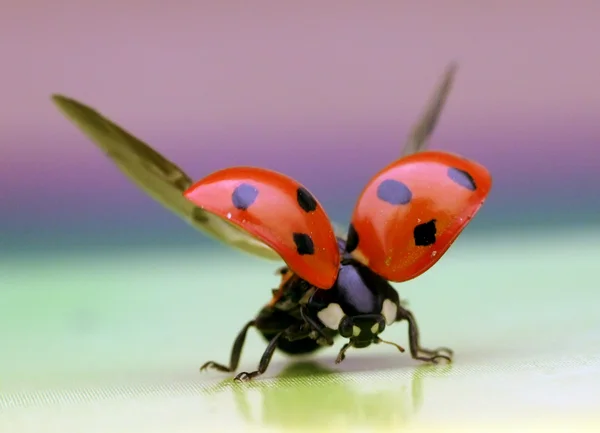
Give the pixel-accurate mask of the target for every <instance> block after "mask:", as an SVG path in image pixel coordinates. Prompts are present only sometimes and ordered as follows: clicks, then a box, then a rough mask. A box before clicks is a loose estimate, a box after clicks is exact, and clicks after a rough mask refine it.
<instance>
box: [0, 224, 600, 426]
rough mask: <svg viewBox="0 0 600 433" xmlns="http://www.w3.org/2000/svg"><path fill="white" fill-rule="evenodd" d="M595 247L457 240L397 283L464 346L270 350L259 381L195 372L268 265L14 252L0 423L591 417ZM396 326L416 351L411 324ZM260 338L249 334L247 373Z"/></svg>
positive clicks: (493, 422) (594, 240)
mask: <svg viewBox="0 0 600 433" xmlns="http://www.w3.org/2000/svg"><path fill="white" fill-rule="evenodd" d="M599 241H600V232H590V231H587V232H583V231H582V232H580V233H577V232H575V231H570V232H565V233H563V234H560V235H557V236H556V237H554V238H552V237H548V236H546V237H545V238H540V237H534V236H530V237H521V238H519V239H513V238H507V237H505V238H500V237H498V238H486V239H485V240H481V241H479V242H478V241H476V240H475V241H470V242H459V243H458V244H457V245H456V246H455V248H454V249H453V250H452V251H451V252H450V253H449V254H448V255H447V256H446V257H445V258H444V260H442V261H440V262H439V263H438V265H436V267H435V268H434V269H432V271H431V272H429V273H427V274H425V275H424V276H423V277H421V278H419V279H417V280H416V281H413V282H409V283H406V284H404V285H401V286H398V287H399V288H400V289H401V290H400V291H401V294H403V295H404V296H405V297H406V298H407V299H408V300H409V306H410V308H412V309H413V311H414V312H415V314H416V315H417V318H418V320H419V323H420V326H421V331H422V334H423V343H424V344H425V345H427V346H438V345H448V346H451V347H452V348H454V349H455V350H456V360H455V363H454V364H453V365H452V366H438V367H424V366H419V364H418V363H416V362H413V361H411V360H410V359H409V357H408V356H406V355H399V354H397V353H395V352H394V351H393V350H392V349H390V348H385V347H384V348H377V349H375V348H371V349H366V350H362V351H359V350H356V351H353V352H349V353H348V357H347V359H346V360H345V361H344V362H343V363H342V364H341V365H340V366H335V365H334V364H333V359H334V358H335V355H336V353H337V351H336V349H329V350H326V351H323V352H322V353H320V354H319V356H318V357H317V358H315V359H313V360H312V361H315V362H311V360H302V361H300V362H295V363H294V362H292V361H291V360H290V359H286V358H285V357H283V356H280V355H277V356H276V357H275V359H274V361H273V364H272V368H271V369H270V370H269V374H268V375H267V376H265V378H264V379H263V380H261V381H258V382H256V383H253V384H249V385H242V386H238V385H233V384H232V383H231V381H230V380H228V378H227V376H223V375H220V374H217V373H205V374H200V373H199V372H198V366H199V365H200V364H201V363H202V362H204V361H206V360H207V359H216V360H220V361H226V360H227V359H228V356H229V349H230V345H231V343H232V341H233V338H234V336H235V334H236V332H237V331H238V328H239V327H240V326H241V325H242V324H243V322H244V321H245V320H246V319H247V318H249V317H250V316H251V315H252V314H253V313H254V312H255V311H256V309H257V308H258V307H259V306H260V304H261V303H263V302H264V301H265V300H266V299H268V297H269V288H270V287H272V286H273V285H275V284H276V282H277V278H278V277H276V276H274V275H273V271H274V269H273V266H272V265H271V264H270V263H268V262H263V261H261V260H258V259H254V258H251V257H245V256H243V255H239V254H228V255H227V256H222V255H221V252H220V250H218V253H215V254H213V255H212V257H211V256H209V255H207V254H206V251H203V250H193V249H190V250H169V251H166V252H165V254H164V255H160V254H159V253H158V251H152V250H150V251H148V250H147V251H146V252H143V253H142V252H141V251H139V252H138V251H134V250H131V251H123V252H120V253H115V252H112V253H111V254H108V253H105V252H102V251H99V252H97V253H95V254H92V253H89V254H87V255H86V254H83V253H82V254H80V255H78V256H73V257H70V256H64V257H60V256H56V257H52V258H50V257H40V259H39V260H36V259H35V258H34V257H29V258H28V259H27V260H26V261H24V260H21V259H18V258H16V259H5V260H3V261H2V264H1V265H0V271H1V275H2V280H1V284H2V287H1V289H2V290H1V291H0V341H1V342H2V347H3V349H2V357H1V358H0V431H6V432H10V433H20V432H40V431H41V426H44V429H43V431H45V432H53V431H57V432H58V431H60V432H61V433H67V432H80V431H85V432H95V431H98V432H101V431H102V432H106V431H110V432H121V431H122V432H129V433H133V432H137V431H140V432H145V433H148V432H154V431H156V432H158V431H161V432H164V431H169V432H187V431H195V432H197V431H218V430H223V429H234V428H235V429H237V431H241V430H244V429H248V430H250V429H258V428H264V429H268V428H271V429H274V430H278V429H295V428H296V429H298V428H299V429H304V428H307V429H308V428H311V429H314V428H316V429H319V428H323V427H327V428H328V429H330V430H335V429H337V428H339V429H342V430H347V429H349V428H350V427H351V426H354V427H356V428H359V429H360V428H367V427H369V428H374V429H377V428H380V427H381V428H383V427H385V428H388V429H389V427H402V428H403V429H413V428H414V429H417V430H418V429H420V428H425V427H428V426H429V427H431V426H438V427H444V431H452V429H453V428H454V427H456V428H459V427H460V428H467V427H472V428H473V429H474V430H477V429H479V431H481V428H483V427H482V426H484V427H485V429H486V431H487V430H493V429H494V428H502V427H505V426H511V425H512V426H514V425H518V426H519V427H520V428H525V427H528V426H532V428H533V427H534V426H538V427H539V426H543V427H544V428H546V430H547V431H554V430H552V429H556V431H560V430H562V431H565V430H564V429H565V428H567V427H568V428H570V429H571V430H570V431H573V430H572V429H573V428H575V427H577V428H579V427H581V428H583V427H586V426H592V427H593V424H591V423H593V422H594V421H595V420H594V416H596V415H597V414H598V413H600V412H599V409H600V397H599V395H600V394H599V393H598V391H597V390H598V386H599V385H600V349H598V348H599V347H600V344H599V343H600V317H599V316H598V314H597V305H598V301H599V300H600V295H599V294H598V291H597V289H595V287H596V281H597V279H596V276H595V273H593V269H594V268H595V266H596V263H597V260H598V258H600V254H599V252H598V249H597V247H596V245H598V242H599ZM515 245H518V248H517V247H516V246H515ZM225 257H229V258H233V260H234V261H231V260H228V261H227V260H225ZM207 269H208V270H210V274H208V273H207V271H206V270H207ZM385 337H386V338H387V339H392V340H394V341H397V342H398V343H400V344H406V327H405V325H394V326H393V327H391V328H389V329H388V330H386V335H385ZM338 346H339V343H338V345H337V346H336V348H339V347H338ZM263 348H264V344H263V342H262V341H261V340H260V338H259V337H258V336H257V335H256V334H255V333H252V334H251V335H250V337H249V339H248V344H247V346H246V350H245V351H244V356H243V359H242V368H243V369H251V368H253V367H254V366H255V364H256V362H257V361H258V357H259V355H260V353H261V351H262V349H263ZM590 428H591V427H590ZM463 431H464V430H463Z"/></svg>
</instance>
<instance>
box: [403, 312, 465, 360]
mask: <svg viewBox="0 0 600 433" xmlns="http://www.w3.org/2000/svg"><path fill="white" fill-rule="evenodd" d="M396 320H397V321H402V320H406V321H407V322H408V339H409V345H410V354H411V356H412V357H413V359H417V360H419V361H425V362H433V363H438V362H439V361H441V360H446V361H447V362H452V356H453V355H454V352H453V351H452V349H449V348H447V347H439V348H437V349H435V350H430V349H425V348H423V347H421V344H420V335H419V327H418V326H417V320H416V319H415V316H414V315H413V313H412V312H411V311H409V310H407V309H406V308H402V307H400V308H398V314H397V318H396Z"/></svg>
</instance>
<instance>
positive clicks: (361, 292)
mask: <svg viewBox="0 0 600 433" xmlns="http://www.w3.org/2000/svg"><path fill="white" fill-rule="evenodd" d="M394 294H395V291H394V290H393V289H392V287H391V286H390V285H389V283H388V282H387V281H386V280H384V279H383V278H381V277H379V276H378V275H376V274H375V273H373V272H372V271H370V270H369V269H368V268H367V267H365V266H363V265H361V264H360V263H358V262H355V261H353V260H350V261H345V262H343V263H342V264H341V265H340V269H339V273H338V277H337V280H336V282H335V285H334V287H332V288H331V289H329V290H317V291H316V292H315V293H314V295H313V296H312V299H311V301H310V304H311V306H312V307H313V310H316V315H317V317H318V319H319V320H320V321H321V323H322V324H323V325H325V326H326V327H328V328H330V329H334V330H338V331H339V333H340V335H341V336H342V337H345V338H349V339H351V340H352V341H353V343H354V346H355V347H366V346H368V345H369V344H371V343H372V342H373V341H374V339H375V338H376V337H377V335H378V334H380V333H381V332H382V331H383V330H384V329H385V326H386V325H391V324H392V323H393V322H394V321H395V320H396V314H397V297H394V296H393V295H394Z"/></svg>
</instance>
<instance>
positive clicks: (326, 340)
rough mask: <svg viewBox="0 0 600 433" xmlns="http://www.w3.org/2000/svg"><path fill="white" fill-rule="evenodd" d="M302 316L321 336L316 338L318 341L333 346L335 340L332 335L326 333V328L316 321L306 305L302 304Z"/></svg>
mask: <svg viewBox="0 0 600 433" xmlns="http://www.w3.org/2000/svg"><path fill="white" fill-rule="evenodd" d="M300 316H302V320H304V321H305V322H306V323H308V324H309V326H310V327H311V328H312V330H313V331H315V332H316V333H317V334H318V335H320V338H318V339H316V340H317V342H319V343H323V344H326V345H327V346H333V340H332V339H331V337H330V336H328V335H327V334H326V333H325V330H324V329H323V327H322V326H321V325H319V324H318V323H317V322H315V321H314V320H313V319H312V318H311V317H310V315H309V314H307V312H306V307H304V306H302V307H301V308H300Z"/></svg>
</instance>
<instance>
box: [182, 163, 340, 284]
mask: <svg viewBox="0 0 600 433" xmlns="http://www.w3.org/2000/svg"><path fill="white" fill-rule="evenodd" d="M184 195H185V197H186V198H187V199H188V200H190V201H191V202H192V203H194V204H195V205H196V206H198V207H200V208H202V209H204V210H205V211H207V212H210V213H212V214H214V215H217V216H218V217H220V218H222V219H223V220H224V221H227V222H229V223H231V224H233V225H234V226H237V227H239V228H240V229H242V230H244V231H245V232H247V233H249V234H250V235H251V236H253V237H254V238H256V239H257V240H259V241H261V242H263V243H264V244H266V245H267V246H269V247H270V248H272V249H273V250H274V251H275V252H277V253H278V254H279V255H280V256H281V258H282V259H283V260H284V261H285V262H286V264H287V265H288V266H289V268H290V269H291V270H292V271H293V272H294V273H296V274H297V275H298V276H299V277H301V278H302V279H304V280H306V281H308V282H309V283H310V284H312V285H314V286H316V287H318V288H321V289H329V288H331V286H333V284H334V283H335V280H336V278H337V274H338V269H339V266H340V253H339V249H338V246H337V241H336V237H335V234H334V231H333V228H332V226H331V223H330V221H329V218H328V216H327V214H326V213H325V211H324V209H323V207H322V206H321V204H320V203H319V202H318V201H317V200H316V199H315V198H314V197H313V196H312V194H310V192H309V191H308V190H307V189H306V188H304V186H302V185H301V184H300V183H298V182H297V181H295V180H294V179H292V178H290V177H287V176H285V175H283V174H281V173H278V172H275V171H271V170H267V169H263V168H256V167H230V168H226V169H223V170H219V171H216V172H214V173H212V174H210V175H208V176H207V177H205V178H204V179H201V180H199V181H198V182H196V183H195V184H194V185H192V186H191V187H190V188H188V190H187V191H185V193H184Z"/></svg>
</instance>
